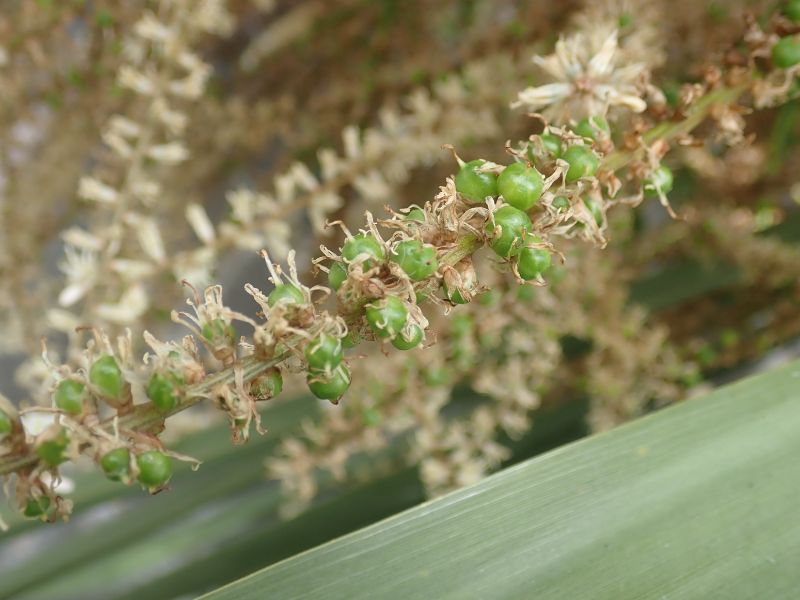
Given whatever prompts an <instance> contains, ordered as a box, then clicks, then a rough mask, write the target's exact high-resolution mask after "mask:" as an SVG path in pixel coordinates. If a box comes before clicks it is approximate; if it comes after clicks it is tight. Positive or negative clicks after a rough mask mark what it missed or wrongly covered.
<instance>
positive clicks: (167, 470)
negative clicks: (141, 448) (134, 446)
mask: <svg viewBox="0 0 800 600" xmlns="http://www.w3.org/2000/svg"><path fill="white" fill-rule="evenodd" d="M136 464H137V466H138V467H139V477H138V479H139V482H140V483H142V484H143V485H145V486H147V487H148V488H157V487H161V486H163V485H166V484H167V482H168V481H169V480H170V478H171V477H172V459H171V458H170V457H169V456H167V455H166V454H163V453H161V452H159V451H158V450H150V451H149V452H145V453H144V454H140V455H139V456H137V457H136Z"/></svg>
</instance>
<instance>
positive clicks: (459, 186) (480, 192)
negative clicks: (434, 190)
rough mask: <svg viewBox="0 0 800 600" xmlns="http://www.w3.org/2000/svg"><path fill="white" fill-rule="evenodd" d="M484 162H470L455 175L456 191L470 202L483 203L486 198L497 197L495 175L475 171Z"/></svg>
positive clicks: (479, 160) (478, 160)
mask: <svg viewBox="0 0 800 600" xmlns="http://www.w3.org/2000/svg"><path fill="white" fill-rule="evenodd" d="M484 162H485V161H483V160H481V159H477V160H471V161H470V162H468V163H466V164H464V165H462V166H461V168H460V169H459V170H458V173H457V174H456V180H455V181H456V191H457V192H458V193H459V194H461V195H462V196H463V197H464V198H465V199H466V200H469V201H470V202H483V201H484V200H486V197H487V196H497V175H495V174H494V173H482V172H480V171H478V170H477V169H478V168H479V167H481V166H482V165H483V164H484Z"/></svg>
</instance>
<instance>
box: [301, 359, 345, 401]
mask: <svg viewBox="0 0 800 600" xmlns="http://www.w3.org/2000/svg"><path fill="white" fill-rule="evenodd" d="M306 382H307V383H308V389H309V390H311V393H312V394H314V395H315V396H316V397H317V398H319V399H320V400H338V399H339V398H341V397H342V395H343V394H344V393H345V392H346V391H347V388H349V387H350V370H349V369H348V368H347V365H339V366H338V367H337V368H336V370H335V371H333V373H331V374H330V376H328V375H326V374H324V373H309V374H308V376H307V377H306Z"/></svg>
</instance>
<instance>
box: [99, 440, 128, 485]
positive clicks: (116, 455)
mask: <svg viewBox="0 0 800 600" xmlns="http://www.w3.org/2000/svg"><path fill="white" fill-rule="evenodd" d="M130 464H131V453H130V452H129V451H128V449H127V448H114V449H113V450H109V451H108V452H106V453H105V454H104V455H103V458H101V459H100V467H102V469H103V472H104V473H105V474H106V477H108V478H109V479H111V480H112V481H127V480H128V476H129V474H130Z"/></svg>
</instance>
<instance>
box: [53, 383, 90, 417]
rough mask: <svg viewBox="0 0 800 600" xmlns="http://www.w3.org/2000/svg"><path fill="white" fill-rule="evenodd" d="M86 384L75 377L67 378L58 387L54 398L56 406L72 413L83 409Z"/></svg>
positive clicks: (77, 412)
mask: <svg viewBox="0 0 800 600" xmlns="http://www.w3.org/2000/svg"><path fill="white" fill-rule="evenodd" d="M85 390H86V386H85V385H83V384H82V383H81V382H80V381H75V380H74V379H65V380H64V381H62V382H61V383H59V384H58V386H57V387H56V391H55V394H54V398H55V401H56V406H57V407H58V408H60V409H61V410H63V411H65V412H68V413H70V414H72V415H77V414H80V413H81V412H82V411H83V398H84V395H83V393H84V391H85Z"/></svg>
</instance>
